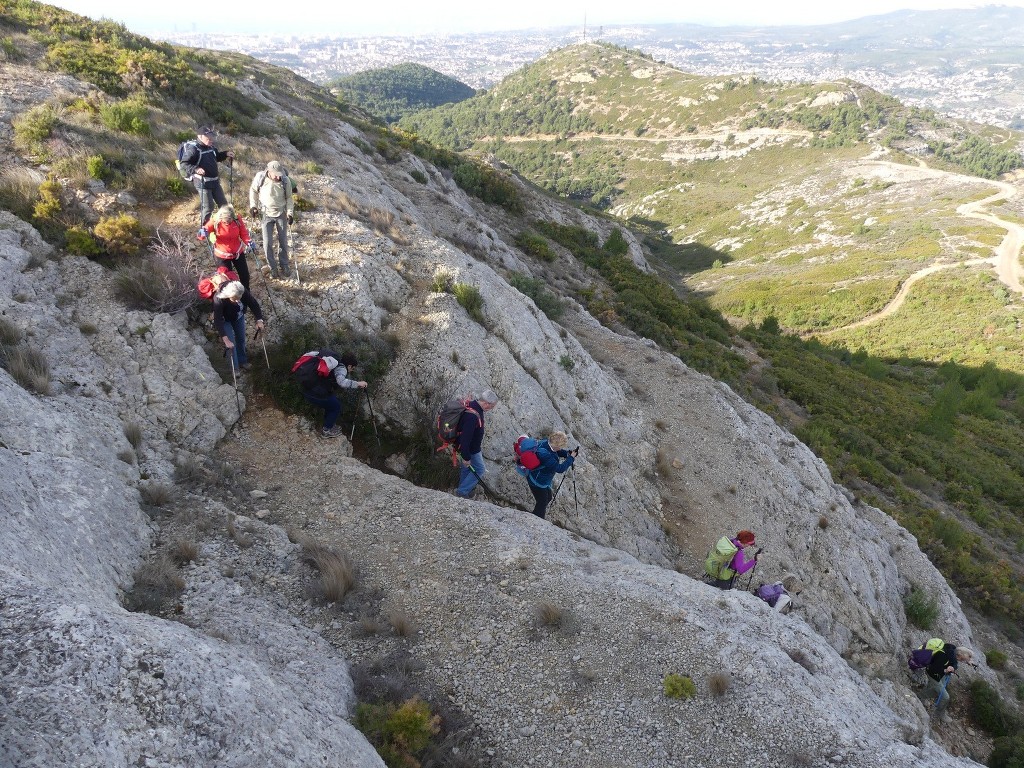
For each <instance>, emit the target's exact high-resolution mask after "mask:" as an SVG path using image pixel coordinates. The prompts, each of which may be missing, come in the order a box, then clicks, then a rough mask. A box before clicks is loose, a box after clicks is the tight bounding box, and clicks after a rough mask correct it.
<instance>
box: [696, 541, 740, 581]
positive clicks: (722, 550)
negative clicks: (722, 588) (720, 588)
mask: <svg viewBox="0 0 1024 768" xmlns="http://www.w3.org/2000/svg"><path fill="white" fill-rule="evenodd" d="M737 552H739V549H738V548H737V547H736V545H735V544H733V543H732V540H730V539H729V537H728V536H723V537H722V538H720V539H719V540H718V543H716V544H715V546H713V547H712V548H711V551H710V552H708V556H707V558H706V559H705V560H704V571H705V572H706V573H707V575H708V576H710V577H711V578H712V579H717V580H724V579H731V578H732V577H733V576H735V575H736V573H735V571H733V570H732V568H730V567H729V565H730V564H731V563H732V559H733V558H734V557H736V553H737Z"/></svg>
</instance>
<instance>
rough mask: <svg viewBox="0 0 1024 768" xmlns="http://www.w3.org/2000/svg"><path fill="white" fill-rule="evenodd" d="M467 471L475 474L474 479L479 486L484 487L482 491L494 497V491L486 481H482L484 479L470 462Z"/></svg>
mask: <svg viewBox="0 0 1024 768" xmlns="http://www.w3.org/2000/svg"><path fill="white" fill-rule="evenodd" d="M469 471H470V472H472V473H473V474H474V475H476V481H477V483H478V484H479V485H480V487H481V488H483V489H484V493H486V494H487V495H488V496H490V497H491V498H492V499H493V498H496V497H495V495H494V492H493V491H492V490H491V489H490V488H488V487H487V483H485V482H484V479H483V478H482V477H481V476H480V473H479V472H477V471H476V467H474V466H473V465H472V464H470V465H469Z"/></svg>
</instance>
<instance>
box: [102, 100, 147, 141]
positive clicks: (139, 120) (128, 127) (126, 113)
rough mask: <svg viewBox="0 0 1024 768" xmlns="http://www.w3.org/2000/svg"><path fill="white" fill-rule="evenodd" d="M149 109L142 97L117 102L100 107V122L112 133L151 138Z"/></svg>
mask: <svg viewBox="0 0 1024 768" xmlns="http://www.w3.org/2000/svg"><path fill="white" fill-rule="evenodd" d="M148 118H149V108H148V107H147V106H146V103H145V101H144V100H143V99H142V98H140V97H132V98H128V99H124V100H123V101H115V102H111V103H109V104H103V105H101V106H100V120H101V121H102V123H103V125H105V126H106V127H107V128H109V129H110V130H112V131H120V132H121V133H130V134H133V135H135V136H149V135H150V133H151V130H150V127H149V122H148Z"/></svg>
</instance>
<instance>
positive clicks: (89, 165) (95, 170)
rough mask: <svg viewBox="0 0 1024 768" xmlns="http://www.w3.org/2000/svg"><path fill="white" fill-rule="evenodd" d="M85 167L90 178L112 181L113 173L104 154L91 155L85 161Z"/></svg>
mask: <svg viewBox="0 0 1024 768" xmlns="http://www.w3.org/2000/svg"><path fill="white" fill-rule="evenodd" d="M85 167H86V170H87V171H88V173H89V178H90V179H96V180H97V181H102V182H107V181H110V177H111V176H112V174H111V171H110V168H108V167H107V163H106V161H105V160H104V159H103V156H102V155H90V156H89V157H88V159H86V161H85Z"/></svg>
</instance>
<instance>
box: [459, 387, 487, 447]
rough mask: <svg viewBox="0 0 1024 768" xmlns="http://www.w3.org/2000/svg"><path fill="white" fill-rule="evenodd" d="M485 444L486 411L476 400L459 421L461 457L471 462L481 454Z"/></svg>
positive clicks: (468, 406) (471, 402) (470, 403)
mask: <svg viewBox="0 0 1024 768" xmlns="http://www.w3.org/2000/svg"><path fill="white" fill-rule="evenodd" d="M483 444H484V409H483V406H481V405H480V403H478V402H477V401H476V400H471V401H470V402H469V405H467V406H466V410H465V412H464V413H463V414H462V418H461V419H460V420H459V455H460V456H461V457H462V458H463V459H465V460H466V461H469V459H470V457H472V456H473V455H474V454H477V453H480V450H481V448H483Z"/></svg>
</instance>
